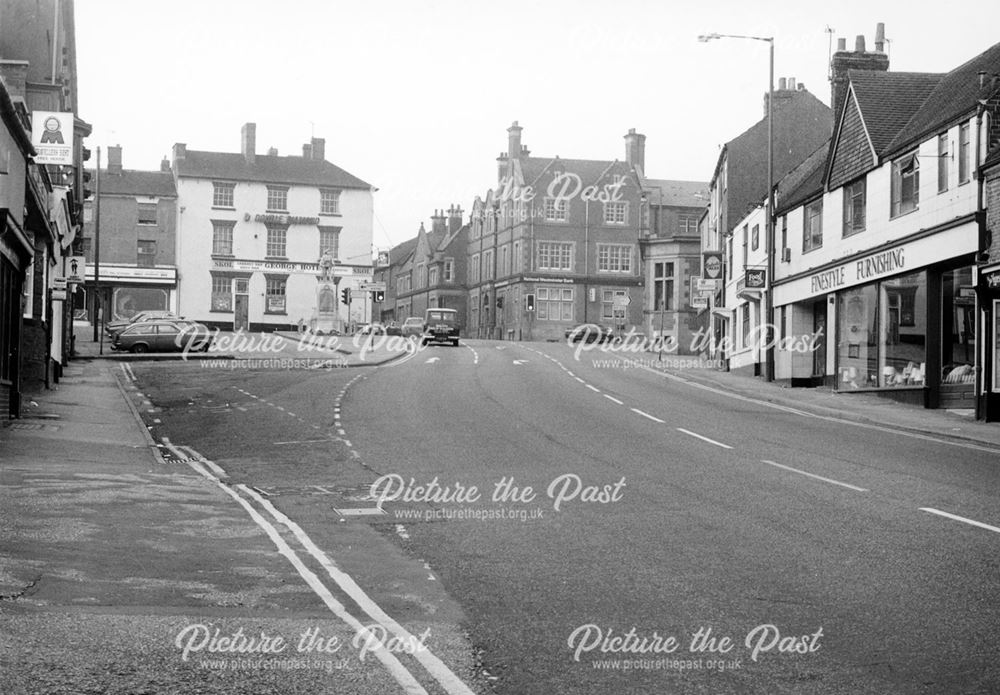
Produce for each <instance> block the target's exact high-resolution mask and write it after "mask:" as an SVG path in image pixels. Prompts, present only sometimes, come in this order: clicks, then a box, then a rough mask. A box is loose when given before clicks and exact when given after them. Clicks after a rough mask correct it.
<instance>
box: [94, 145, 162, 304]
mask: <svg viewBox="0 0 1000 695" xmlns="http://www.w3.org/2000/svg"><path fill="white" fill-rule="evenodd" d="M92 180H95V183H96V184H97V185H96V186H95V190H97V193H98V195H99V197H100V249H99V250H100V258H99V260H100V267H99V273H100V276H99V278H98V280H99V281H100V286H101V288H102V295H103V298H104V301H103V302H102V305H103V306H104V309H105V314H104V319H105V321H115V320H120V319H128V318H131V317H132V316H134V315H135V314H136V313H137V312H139V311H144V310H169V311H177V265H176V258H175V256H174V251H175V245H176V242H177V235H176V230H177V190H176V188H175V187H174V176H173V173H172V172H171V171H170V162H169V161H167V160H164V162H163V163H162V165H161V166H160V170H159V171H136V170H132V169H125V168H124V167H123V166H122V148H121V147H120V146H117V145H115V146H112V147H109V148H108V161H107V168H106V169H102V170H101V172H100V177H99V178H96V177H92ZM96 205H97V198H96V197H95V198H92V199H90V200H88V201H86V203H85V212H86V215H85V219H86V223H85V225H84V236H85V239H84V253H85V255H86V261H87V271H86V273H87V275H86V277H87V283H86V285H85V286H84V287H83V288H82V291H84V292H85V293H87V294H88V295H89V294H93V291H94V273H95V271H96V270H98V267H97V264H95V263H94V261H95V258H94V252H95V239H96V238H97V237H96V234H95V231H96V230H95V220H96V216H95V215H94V214H93V213H94V208H95V207H96ZM77 301H78V303H79V305H80V306H81V307H85V309H84V310H85V311H88V312H90V311H92V310H93V306H94V304H93V300H92V299H91V298H90V297H86V298H84V299H82V300H80V299H78V300H77Z"/></svg>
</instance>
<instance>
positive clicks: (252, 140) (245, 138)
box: [240, 123, 257, 164]
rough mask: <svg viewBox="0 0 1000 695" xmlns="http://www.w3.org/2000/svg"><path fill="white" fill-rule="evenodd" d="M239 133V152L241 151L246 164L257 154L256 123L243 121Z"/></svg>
mask: <svg viewBox="0 0 1000 695" xmlns="http://www.w3.org/2000/svg"><path fill="white" fill-rule="evenodd" d="M240 135H241V136H242V137H241V146H240V152H242V153H243V158H244V159H246V160H247V164H253V163H254V161H255V159H256V156H257V124H256V123H244V124H243V129H242V130H241V131H240Z"/></svg>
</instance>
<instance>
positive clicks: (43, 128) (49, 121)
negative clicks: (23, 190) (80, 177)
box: [31, 111, 73, 166]
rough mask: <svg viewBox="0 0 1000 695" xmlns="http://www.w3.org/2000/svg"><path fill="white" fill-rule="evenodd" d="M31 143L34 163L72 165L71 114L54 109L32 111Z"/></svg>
mask: <svg viewBox="0 0 1000 695" xmlns="http://www.w3.org/2000/svg"><path fill="white" fill-rule="evenodd" d="M31 144H32V146H33V147H34V148H35V152H36V153H37V154H36V155H35V164H68V165H69V166H72V165H73V114H72V113H59V112H56V111H33V112H32V114H31Z"/></svg>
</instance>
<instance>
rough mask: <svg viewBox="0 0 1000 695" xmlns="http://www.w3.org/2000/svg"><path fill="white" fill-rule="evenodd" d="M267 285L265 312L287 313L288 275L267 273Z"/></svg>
mask: <svg viewBox="0 0 1000 695" xmlns="http://www.w3.org/2000/svg"><path fill="white" fill-rule="evenodd" d="M266 277H267V283H266V285H265V288H266V290H265V293H264V298H265V304H264V313H265V314H284V313H285V284H286V283H287V282H288V276H287V275H267V276H266Z"/></svg>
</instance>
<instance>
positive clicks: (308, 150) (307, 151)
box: [302, 142, 313, 159]
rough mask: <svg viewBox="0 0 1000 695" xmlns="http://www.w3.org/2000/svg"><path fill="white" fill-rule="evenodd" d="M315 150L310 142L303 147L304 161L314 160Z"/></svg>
mask: <svg viewBox="0 0 1000 695" xmlns="http://www.w3.org/2000/svg"><path fill="white" fill-rule="evenodd" d="M312 158H313V148H312V145H310V144H309V143H308V142H307V143H306V144H304V145H303V146H302V159H312Z"/></svg>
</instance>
